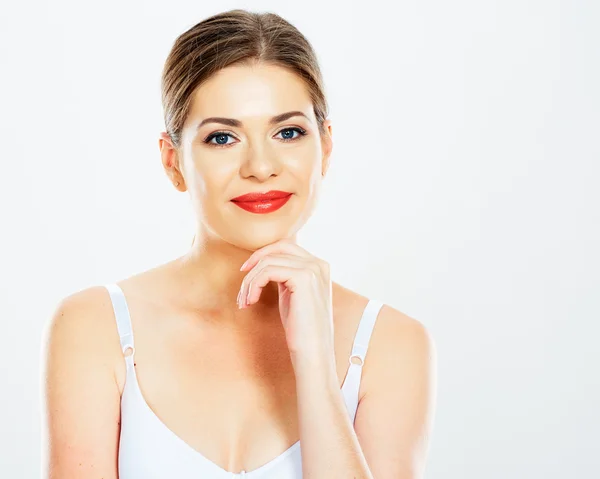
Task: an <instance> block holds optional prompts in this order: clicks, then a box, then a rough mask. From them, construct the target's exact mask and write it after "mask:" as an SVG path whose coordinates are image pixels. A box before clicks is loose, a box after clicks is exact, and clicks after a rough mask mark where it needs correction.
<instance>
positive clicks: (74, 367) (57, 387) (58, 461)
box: [42, 286, 123, 479]
mask: <svg viewBox="0 0 600 479" xmlns="http://www.w3.org/2000/svg"><path fill="white" fill-rule="evenodd" d="M113 318H114V315H113V313H112V303H111V302H110V296H109V294H108V291H107V290H106V288H104V287H102V286H95V287H91V288H87V289H85V290H82V291H78V292H75V293H72V294H70V295H68V296H66V297H64V298H62V299H60V300H59V301H58V302H57V304H56V306H55V308H54V311H53V312H52V315H51V317H50V318H49V321H48V322H47V324H46V329H45V332H44V336H45V337H44V342H43V345H42V348H43V352H42V361H43V365H42V370H43V372H42V382H43V409H44V414H43V417H44V419H43V422H44V426H45V427H44V435H43V445H44V448H45V449H46V452H45V453H44V458H45V460H44V461H45V463H44V464H43V468H44V470H46V471H47V474H48V475H49V476H50V477H75V475H77V476H78V477H79V476H80V475H81V474H93V475H94V476H96V477H104V478H106V479H112V478H116V477H117V473H116V457H117V450H118V431H119V415H120V391H119V387H118V384H117V381H116V376H115V371H116V365H117V361H118V359H119V355H121V351H120V346H119V339H118V332H117V328H116V324H115V322H114V319H113ZM121 361H123V359H122V355H121ZM81 477H82V476H81ZM86 477H88V476H86ZM90 477H91V476H90Z"/></svg>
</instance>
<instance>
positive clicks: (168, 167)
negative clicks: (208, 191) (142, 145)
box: [158, 131, 185, 191]
mask: <svg viewBox="0 0 600 479" xmlns="http://www.w3.org/2000/svg"><path fill="white" fill-rule="evenodd" d="M158 147H159V148H160V157H161V161H162V165H163V168H164V169H165V172H166V173H167V176H168V177H169V179H170V180H171V182H172V183H173V185H174V186H175V188H176V189H177V190H179V191H185V180H184V179H183V175H182V174H181V170H180V169H179V155H178V152H177V148H175V146H174V145H173V142H172V140H171V137H170V136H169V134H168V133H166V132H164V131H163V132H161V134H160V138H159V139H158Z"/></svg>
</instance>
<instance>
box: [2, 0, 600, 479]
mask: <svg viewBox="0 0 600 479" xmlns="http://www.w3.org/2000/svg"><path fill="white" fill-rule="evenodd" d="M235 7H242V8H249V9H251V10H257V11H264V10H269V11H274V12H276V13H279V14H280V15H282V16H283V17H284V18H286V19H288V20H289V21H291V22H292V23H293V24H294V25H296V26H297V27H298V28H299V29H300V30H301V31H302V32H303V33H304V34H305V35H306V36H307V38H308V39H309V40H310V41H311V43H312V44H313V45H314V47H315V49H316V51H317V54H318V58H319V60H320V62H321V66H322V69H323V73H324V77H325V83H326V89H327V90H326V91H327V94H328V99H329V103H330V106H331V115H330V118H331V119H332V121H333V134H334V153H333V156H332V161H333V163H332V166H331V169H330V172H329V175H328V177H327V178H326V181H325V185H324V186H325V188H324V192H323V196H322V201H321V204H320V207H319V209H318V210H317V212H316V213H315V215H314V217H313V218H312V219H311V220H310V222H309V223H308V224H307V225H306V227H305V228H304V229H303V231H302V233H301V236H300V240H301V245H302V246H304V247H305V248H307V249H309V250H310V251H311V252H313V253H314V254H316V255H317V256H320V257H322V258H324V259H327V260H328V261H329V262H330V264H331V266H332V271H333V279H334V280H335V281H338V282H340V283H342V284H343V285H345V286H347V287H350V288H351V289H355V290H356V291H358V292H360V293H362V294H365V295H368V296H370V297H377V298H379V299H381V300H383V301H385V302H386V303H388V304H390V305H391V306H393V307H395V308H397V309H399V310H401V311H403V312H405V313H406V314H408V315H410V316H412V317H414V318H416V319H418V320H420V321H421V322H422V323H423V324H425V325H426V327H427V328H428V329H429V330H430V332H431V334H432V335H433V337H434V339H435V341H436V344H437V349H438V361H439V364H438V368H439V369H438V374H439V391H438V404H437V406H438V407H437V414H436V418H435V429H434V434H433V437H432V441H431V447H430V453H429V460H428V466H427V474H426V477H427V478H428V479H482V478H486V479H487V478H489V479H496V478H497V479H507V478H511V479H517V478H524V479H525V478H526V479H534V478H535V479H537V478H539V479H542V478H543V479H564V478H566V477H569V478H575V477H577V478H578V479H587V478H590V479H591V478H598V477H600V454H599V452H600V436H599V431H600V374H599V371H598V369H599V366H600V347H599V346H598V345H599V342H600V326H599V323H600V299H599V296H600V294H599V293H600V273H599V271H600V261H599V260H600V255H599V252H598V249H599V248H598V246H599V241H600V226H599V223H600V221H599V220H600V215H599V212H598V210H599V205H600V193H599V191H598V184H599V180H600V174H599V173H600V167H599V160H600V158H599V157H600V146H599V141H598V140H599V132H600V94H599V85H600V54H599V46H600V34H599V31H600V27H599V25H600V4H599V3H598V2H596V1H592V0H590V1H587V2H585V1H575V0H569V1H566V0H565V1H562V2H558V1H552V0H538V1H527V0H503V1H490V0H471V1H469V0H455V1H452V2H448V1H442V0H438V1H423V0H420V1H416V0H412V1H405V2H392V1H389V2H384V1H381V0H380V1H372V0H371V1H369V2H361V3H351V2H340V3H337V4H336V3H335V2H323V1H318V2H317V1H308V2H307V1H306V0H302V1H298V2H275V1H262V2H259V1H256V2H251V3H243V2H228V1H223V2H198V1H195V2H191V1H189V2H183V1H170V2H156V1H154V2H149V1H144V2H142V1H118V2H116V1H104V2H78V1H70V2H67V1H58V2H42V1H36V2H19V3H17V2H13V3H12V4H9V3H8V2H7V3H6V4H5V5H3V7H2V15H1V16H0V69H1V70H0V73H1V74H0V87H1V88H0V105H1V112H2V114H1V115H0V138H1V140H2V142H1V147H2V150H1V151H2V158H1V165H2V170H1V175H0V209H1V225H2V236H1V241H2V247H1V248H0V255H1V257H0V260H1V263H0V265H1V267H0V288H1V289H0V290H1V293H0V294H1V298H0V301H1V309H0V310H1V313H2V316H1V318H0V368H1V371H0V373H1V381H0V387H1V388H2V389H1V394H0V477H2V478H30V477H38V476H39V469H40V424H41V413H40V385H39V375H40V353H39V352H40V346H41V338H42V332H43V328H44V325H45V324H46V322H47V321H48V319H49V315H50V313H51V311H52V309H53V307H54V306H55V305H56V304H57V302H58V301H59V300H60V299H61V298H62V297H64V296H66V295H68V294H71V293H73V292H75V291H78V290H80V289H83V288H86V287H89V286H92V285H98V284H103V283H107V282H111V281H117V280H120V279H122V278H124V277H126V276H129V275H131V274H134V273H136V272H139V271H142V270H144V269H147V268H150V267H152V266H154V265H157V264H159V263H161V262H163V261H167V260H169V259H172V258H175V257H176V256H178V255H181V254H183V253H184V252H185V251H186V249H187V248H188V247H189V245H190V243H191V238H192V235H193V227H194V218H193V216H192V211H191V208H190V206H189V203H188V196H187V194H179V193H177V192H176V191H175V189H174V188H173V187H172V185H171V184H170V183H169V181H168V180H167V178H166V176H165V175H164V172H163V170H162V166H161V163H160V156H159V149H158V135H159V132H160V131H162V130H163V129H164V124H163V120H162V110H161V105H160V89H159V86H160V72H161V69H162V66H163V62H164V60H165V59H166V56H167V54H168V52H169V50H170V48H171V45H172V43H173V41H174V40H175V38H176V37H177V36H178V35H179V34H180V33H182V32H183V31H184V30H186V29H187V28H189V27H191V26H192V25H193V24H195V23H197V22H198V21H200V20H202V19H203V18H205V17H206V16H208V15H210V14H213V13H217V12H219V11H223V10H228V9H230V8H235Z"/></svg>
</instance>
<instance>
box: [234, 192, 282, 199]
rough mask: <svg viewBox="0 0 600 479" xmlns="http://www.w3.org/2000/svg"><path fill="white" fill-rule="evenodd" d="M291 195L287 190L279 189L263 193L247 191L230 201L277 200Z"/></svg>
mask: <svg viewBox="0 0 600 479" xmlns="http://www.w3.org/2000/svg"><path fill="white" fill-rule="evenodd" d="M289 195H291V193H289V192H288V191H279V190H271V191H267V192H265V193H260V192H256V193H248V194H245V195H242V196H237V197H236V198H233V199H232V200H231V201H268V200H277V199H279V198H285V197H286V196H289Z"/></svg>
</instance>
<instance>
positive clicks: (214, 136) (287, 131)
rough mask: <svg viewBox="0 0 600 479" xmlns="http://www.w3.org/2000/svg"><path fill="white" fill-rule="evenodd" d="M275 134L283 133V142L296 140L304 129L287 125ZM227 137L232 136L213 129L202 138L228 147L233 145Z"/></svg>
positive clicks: (210, 142)
mask: <svg viewBox="0 0 600 479" xmlns="http://www.w3.org/2000/svg"><path fill="white" fill-rule="evenodd" d="M294 132H296V133H298V135H297V136H294ZM277 134H278V135H281V134H283V136H282V137H281V140H282V141H284V142H288V141H296V140H298V139H299V138H300V137H301V136H304V135H306V130H304V129H302V128H299V127H289V128H284V129H283V130H280V131H279V133H277ZM228 137H230V138H233V135H232V134H231V133H227V132H225V131H215V132H214V133H211V134H210V135H208V136H207V137H206V139H205V140H204V143H207V144H210V145H214V146H216V147H228V146H231V145H233V143H232V142H228V141H227V138H228ZM212 140H216V142H213V141H212Z"/></svg>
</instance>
